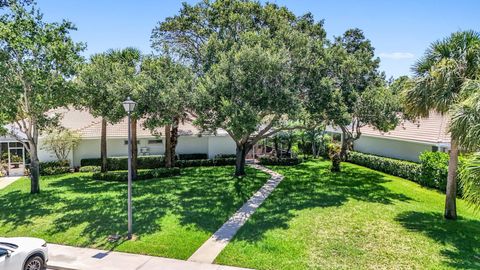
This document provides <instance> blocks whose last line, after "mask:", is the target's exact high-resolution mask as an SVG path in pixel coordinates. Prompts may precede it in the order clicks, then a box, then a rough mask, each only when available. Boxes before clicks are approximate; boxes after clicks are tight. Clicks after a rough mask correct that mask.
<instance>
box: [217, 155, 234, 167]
mask: <svg viewBox="0 0 480 270" xmlns="http://www.w3.org/2000/svg"><path fill="white" fill-rule="evenodd" d="M236 161H237V158H236V157H223V158H215V159H213V166H228V165H235V162H236Z"/></svg>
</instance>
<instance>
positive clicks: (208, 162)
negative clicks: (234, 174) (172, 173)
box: [175, 158, 235, 168]
mask: <svg viewBox="0 0 480 270" xmlns="http://www.w3.org/2000/svg"><path fill="white" fill-rule="evenodd" d="M227 165H235V158H216V159H197V160H177V161H175V166H178V167H180V168H186V167H203V166H205V167H209V166H227Z"/></svg>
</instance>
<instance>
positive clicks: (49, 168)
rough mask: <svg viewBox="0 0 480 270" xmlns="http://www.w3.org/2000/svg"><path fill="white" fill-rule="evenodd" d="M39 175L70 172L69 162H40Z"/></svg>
mask: <svg viewBox="0 0 480 270" xmlns="http://www.w3.org/2000/svg"><path fill="white" fill-rule="evenodd" d="M39 167H40V175H55V174H62V173H69V172H70V161H68V160H58V161H48V162H40V164H39Z"/></svg>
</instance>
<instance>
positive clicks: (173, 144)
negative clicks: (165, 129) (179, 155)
mask: <svg viewBox="0 0 480 270" xmlns="http://www.w3.org/2000/svg"><path fill="white" fill-rule="evenodd" d="M178 124H179V120H178V118H175V119H174V120H173V125H172V130H171V132H170V158H171V159H172V161H171V166H172V167H175V155H176V151H175V149H176V148H177V143H178Z"/></svg>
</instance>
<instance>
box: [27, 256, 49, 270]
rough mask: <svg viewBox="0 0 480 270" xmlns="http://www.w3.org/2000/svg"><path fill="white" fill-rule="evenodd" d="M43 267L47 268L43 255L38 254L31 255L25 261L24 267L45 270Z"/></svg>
mask: <svg viewBox="0 0 480 270" xmlns="http://www.w3.org/2000/svg"><path fill="white" fill-rule="evenodd" d="M43 269H45V264H44V262H43V259H42V257H40V256H38V255H34V256H32V257H30V258H29V259H28V260H27V262H26V263H25V266H24V267H23V270H43Z"/></svg>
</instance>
